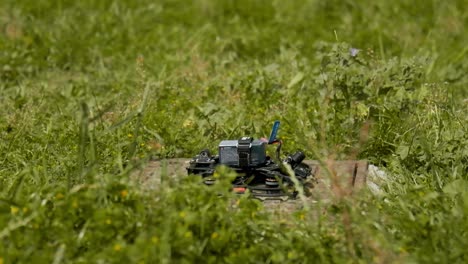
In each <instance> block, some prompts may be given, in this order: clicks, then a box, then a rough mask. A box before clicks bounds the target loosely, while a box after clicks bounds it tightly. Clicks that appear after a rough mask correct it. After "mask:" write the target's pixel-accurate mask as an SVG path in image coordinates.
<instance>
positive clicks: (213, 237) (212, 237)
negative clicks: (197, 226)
mask: <svg viewBox="0 0 468 264" xmlns="http://www.w3.org/2000/svg"><path fill="white" fill-rule="evenodd" d="M218 237H219V234H218V233H216V232H213V234H211V239H216V238H218Z"/></svg>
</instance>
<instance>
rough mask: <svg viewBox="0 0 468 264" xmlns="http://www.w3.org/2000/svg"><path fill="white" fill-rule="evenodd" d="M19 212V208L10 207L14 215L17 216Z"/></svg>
mask: <svg viewBox="0 0 468 264" xmlns="http://www.w3.org/2000/svg"><path fill="white" fill-rule="evenodd" d="M18 211H19V208H18V207H16V206H10V212H11V214H13V215H14V214H17V213H18Z"/></svg>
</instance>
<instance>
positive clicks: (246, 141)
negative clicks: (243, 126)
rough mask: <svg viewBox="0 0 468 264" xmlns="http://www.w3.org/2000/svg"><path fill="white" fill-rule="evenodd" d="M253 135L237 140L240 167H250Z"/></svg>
mask: <svg viewBox="0 0 468 264" xmlns="http://www.w3.org/2000/svg"><path fill="white" fill-rule="evenodd" d="M252 140H253V139H252V138H251V137H243V138H241V139H239V141H238V142H237V154H238V155H239V167H248V166H249V165H250V144H251V143H252Z"/></svg>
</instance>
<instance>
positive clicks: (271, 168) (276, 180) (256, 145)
mask: <svg viewBox="0 0 468 264" xmlns="http://www.w3.org/2000/svg"><path fill="white" fill-rule="evenodd" d="M279 125H280V122H279V121H275V123H274V125H273V128H272V130H271V134H270V138H269V139H268V140H266V139H253V138H252V137H242V138H240V139H239V140H223V141H221V142H220V143H219V146H218V148H219V155H211V153H210V151H209V150H207V149H205V150H202V151H201V152H200V153H199V154H198V155H196V156H195V157H194V158H193V159H192V160H191V161H190V163H189V166H188V167H187V172H188V174H189V175H201V177H202V178H203V181H204V183H205V184H207V185H212V184H214V182H215V179H214V177H213V175H214V172H215V170H216V167H217V166H220V165H224V166H227V167H229V168H231V169H233V170H234V171H235V172H236V173H237V177H236V178H235V179H234V180H233V182H232V187H233V190H234V192H236V193H239V194H242V193H245V192H246V191H247V190H249V191H250V193H251V194H252V195H253V196H254V197H256V198H260V199H284V198H295V197H296V195H297V193H298V190H297V187H300V188H302V187H303V186H305V185H306V184H308V183H311V182H313V175H312V170H311V168H310V167H309V165H307V164H305V163H303V160H304V158H305V155H304V153H303V152H302V151H297V152H296V153H294V154H292V155H287V156H286V157H285V158H284V159H281V158H280V152H281V146H282V141H281V140H279V139H277V138H276V136H277V133H278V129H279ZM272 144H275V145H277V147H276V159H275V160H273V159H272V158H271V157H269V156H267V154H266V147H267V145H272ZM286 164H287V165H289V166H290V167H291V169H292V171H293V172H294V175H290V174H289V173H288V169H287V168H286V166H287V165H286ZM292 177H296V179H297V180H298V182H299V185H300V186H297V184H296V185H295V184H294V182H293V178H292Z"/></svg>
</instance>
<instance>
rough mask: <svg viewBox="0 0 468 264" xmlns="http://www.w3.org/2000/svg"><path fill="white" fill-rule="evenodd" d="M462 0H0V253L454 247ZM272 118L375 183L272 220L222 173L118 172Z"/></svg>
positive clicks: (74, 258)
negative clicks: (216, 177) (376, 176)
mask: <svg viewBox="0 0 468 264" xmlns="http://www.w3.org/2000/svg"><path fill="white" fill-rule="evenodd" d="M136 2H138V3H136ZM466 5H467V2H466V1H465V0H453V1H422V0H421V1H412V2H407V1H392V2H385V1H352V0H346V1H312V0H310V1H246V0H245V1H244V0H240V1H228V0H226V1H209V0H197V1H175V0H164V1H99V2H97V1H91V0H84V1H46V0H40V1H13V0H4V1H2V2H1V3H0V104H1V105H2V108H1V109H0V138H1V140H0V263H2V262H3V263H31V262H37V263H42V262H49V263H50V262H51V261H56V262H55V263H60V262H82V263H88V262H123V261H131V262H145V263H151V262H171V261H172V262H190V263H192V262H201V261H207V262H227V263H238V262H240V261H247V262H262V263H263V262H273V263H285V262H305V263H310V262H338V263H342V262H437V263H440V262H450V263H453V262H461V263H463V262H465V261H466V258H467V257H468V256H467V250H466V248H468V244H467V241H468V237H467V236H468V233H467V232H468V226H467V221H466V220H465V218H466V215H467V213H468V195H467V193H466V190H467V188H468V187H467V186H468V166H467V164H468V147H467V146H468V136H467V135H468V131H467V124H468V115H467V113H468V104H467V98H468V89H467V85H468V77H467V76H468V75H467V74H466V72H468V60H467V59H466V58H467V57H468V54H467V51H468V35H467V34H465V32H464V29H465V28H467V27H468V13H467V12H465V9H466V8H465V6H466ZM351 48H357V49H359V50H360V52H359V54H358V56H357V57H353V56H351V55H350V52H349V51H350V49H351ZM274 120H281V122H282V127H281V131H280V136H281V138H282V139H283V141H284V142H285V151H294V150H296V149H298V148H299V149H303V150H305V151H306V153H307V156H308V158H311V159H323V160H324V159H327V158H338V159H347V158H350V159H351V158H361V159H367V160H370V161H371V162H373V163H374V164H378V165H380V166H381V167H382V168H385V169H386V170H387V171H388V173H389V175H391V177H390V179H389V181H388V182H386V183H385V184H384V185H383V188H384V190H385V192H384V194H383V195H382V196H373V195H372V194H371V193H369V192H367V191H363V192H362V193H360V194H359V195H356V196H353V197H338V198H337V199H336V201H334V202H333V204H332V205H320V204H319V205H313V206H312V207H311V208H309V209H307V210H301V211H297V212H295V213H294V214H292V215H279V216H272V215H270V214H268V213H266V212H264V211H263V210H262V209H261V207H262V205H261V204H259V203H258V202H256V201H253V200H249V199H245V198H240V200H239V205H238V207H239V209H233V208H232V206H233V205H232V203H233V202H232V199H235V198H233V197H232V196H231V194H229V192H228V191H227V189H228V188H227V186H228V180H225V181H222V183H220V184H219V186H217V187H215V188H212V189H206V188H204V187H203V186H200V185H199V184H198V183H197V182H196V181H195V180H192V181H190V180H187V182H183V184H178V183H176V182H172V181H168V182H167V183H165V184H166V185H165V187H166V188H165V189H163V190H161V191H148V190H145V191H143V190H142V188H141V187H140V186H137V185H136V184H135V183H134V182H133V181H131V180H130V179H129V175H130V174H131V172H132V171H133V170H134V169H135V168H139V167H142V166H144V165H145V163H147V162H148V161H149V160H150V159H154V158H172V157H190V156H192V155H194V154H196V153H197V152H198V151H200V150H201V149H203V148H205V147H209V148H211V149H213V150H215V149H216V146H217V144H218V142H219V141H220V140H222V139H228V138H237V137H240V136H243V135H251V136H254V137H262V136H266V135H268V133H269V129H270V127H271V124H272V122H273V121H274ZM222 175H224V176H225V177H228V176H229V173H228V172H225V173H222ZM220 192H221V193H223V194H224V196H222V197H218V195H217V194H218V193H220Z"/></svg>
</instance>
